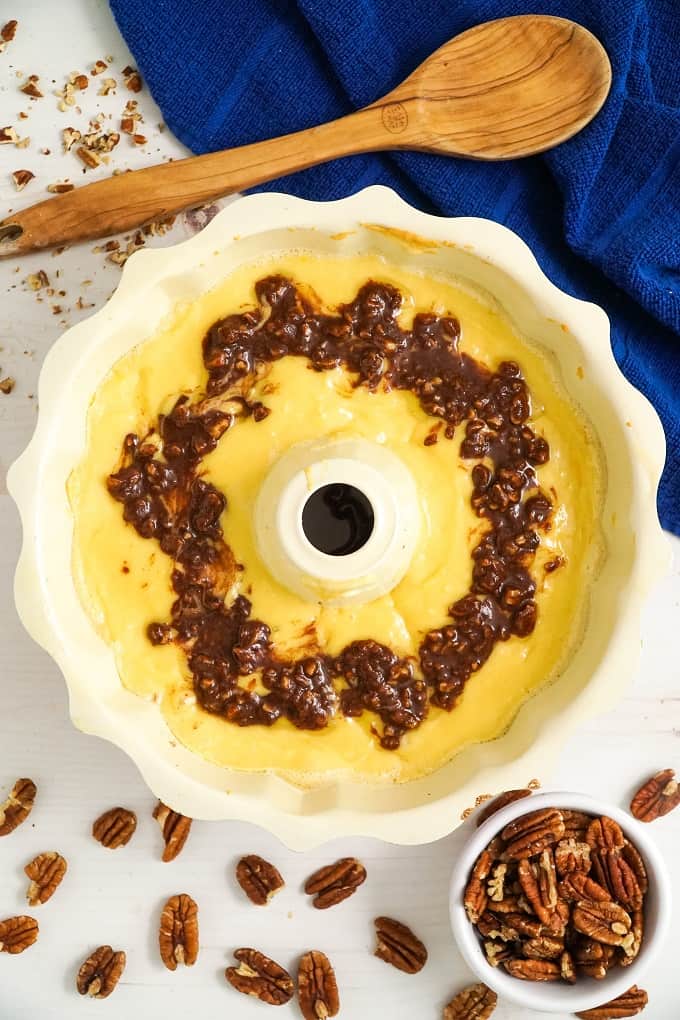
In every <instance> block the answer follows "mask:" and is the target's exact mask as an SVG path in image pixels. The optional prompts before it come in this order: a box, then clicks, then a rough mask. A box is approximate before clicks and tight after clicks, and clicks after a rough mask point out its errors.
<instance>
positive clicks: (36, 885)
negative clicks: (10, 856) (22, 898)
mask: <svg viewBox="0 0 680 1020" xmlns="http://www.w3.org/2000/svg"><path fill="white" fill-rule="evenodd" d="M67 867H68V865H67V864H66V861H65V860H64V858H63V857H62V856H61V854H58V853H56V851H54V850H50V851H48V852H47V853H44V854H38V856H37V857H34V858H33V860H32V861H31V862H30V863H29V864H27V865H26V867H25V868H24V871H25V873H26V875H27V876H28V878H30V880H31V884H30V885H29V887H28V892H27V893H26V899H27V900H28V905H29V907H37V906H38V904H39V903H47V901H48V900H49V899H50V897H51V896H52V895H53V893H55V892H56V889H57V886H58V885H59V884H60V883H61V880H62V879H63V877H64V875H65V874H66V868H67Z"/></svg>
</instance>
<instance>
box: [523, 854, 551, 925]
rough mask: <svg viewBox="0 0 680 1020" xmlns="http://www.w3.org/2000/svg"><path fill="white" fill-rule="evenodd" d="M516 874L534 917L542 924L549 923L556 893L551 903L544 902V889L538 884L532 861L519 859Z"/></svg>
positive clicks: (536, 869)
mask: <svg viewBox="0 0 680 1020" xmlns="http://www.w3.org/2000/svg"><path fill="white" fill-rule="evenodd" d="M517 876H518V878H519V884H520V885H521V886H522V891H523V892H524V895H525V896H526V898H527V900H528V902H529V904H530V906H531V907H532V909H533V911H534V913H535V914H536V917H537V918H538V919H539V921H541V922H542V923H543V924H545V925H549V924H550V921H551V918H552V915H553V911H554V908H555V903H556V902H557V895H556V894H555V900H554V902H553V903H552V904H551V903H549V902H546V898H545V895H544V890H543V889H542V888H541V887H540V885H539V878H538V867H537V865H535V864H534V863H532V861H529V860H527V859H524V860H521V861H520V862H519V866H518V869H517Z"/></svg>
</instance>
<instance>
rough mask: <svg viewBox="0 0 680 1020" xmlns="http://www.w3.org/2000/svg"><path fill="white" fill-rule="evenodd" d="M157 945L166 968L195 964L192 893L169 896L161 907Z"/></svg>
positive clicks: (195, 917)
mask: <svg viewBox="0 0 680 1020" xmlns="http://www.w3.org/2000/svg"><path fill="white" fill-rule="evenodd" d="M158 945H159V948H160V953H161V960H162V961H163V963H164V964H165V966H166V967H167V968H168V970H176V969H177V964H178V963H183V964H185V966H187V967H191V966H193V964H194V963H196V958H197V956H198V907H197V906H196V903H195V902H194V900H192V898H191V896H187V894H186V893H180V895H179V896H171V897H170V899H169V900H168V902H167V903H166V904H165V906H164V907H163V913H162V914H161V923H160V929H159V932H158Z"/></svg>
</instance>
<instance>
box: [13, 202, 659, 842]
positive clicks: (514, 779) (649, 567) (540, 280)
mask: <svg viewBox="0 0 680 1020" xmlns="http://www.w3.org/2000/svg"><path fill="white" fill-rule="evenodd" d="M263 224H266V227H265V226H263ZM376 224H377V225H380V226H381V227H388V228H390V229H394V230H396V231H397V232H399V231H405V232H406V233H409V234H413V233H416V234H418V235H420V236H421V237H424V238H431V239H432V240H433V241H434V242H435V245H436V244H442V243H443V244H447V245H452V246H453V247H458V248H464V249H465V248H469V249H471V250H472V253H473V254H474V256H475V257H476V258H477V259H479V260H481V261H482V262H488V263H490V264H492V265H495V266H497V267H499V269H500V270H501V272H503V273H506V274H507V275H508V276H509V277H510V278H511V279H513V280H514V281H516V283H517V286H518V287H520V288H521V289H522V290H523V292H524V293H525V294H526V295H528V297H529V298H530V299H531V301H533V302H534V303H535V304H536V305H537V306H539V307H540V306H542V307H545V308H549V309H550V312H549V314H550V315H551V316H554V317H555V320H556V321H558V322H562V323H565V324H567V325H568V326H569V328H570V329H571V330H573V331H574V332H575V333H576V335H577V336H579V337H585V336H587V337H588V340H589V344H588V358H589V364H590V370H591V373H592V375H593V376H594V378H596V379H597V385H598V388H599V391H600V392H601V394H603V395H604V398H605V399H606V401H608V405H609V406H610V407H612V408H613V407H616V408H617V409H618V408H623V407H625V408H626V412H627V414H629V415H630V416H631V417H632V418H633V419H635V421H636V423H637V434H636V432H634V430H633V429H621V430H620V431H621V435H620V437H619V439H620V443H621V453H620V455H621V456H623V457H625V458H626V459H627V463H629V464H630V470H631V474H632V475H633V476H634V479H635V485H634V487H633V490H632V493H631V499H630V502H629V504H628V505H627V506H626V507H625V508H624V512H625V516H626V518H627V519H629V520H630V522H631V525H632V529H633V534H634V538H635V543H634V553H633V562H632V565H631V568H630V576H629V580H628V584H627V585H626V588H625V590H624V591H623V592H622V593H621V597H620V599H619V603H618V617H617V621H616V625H615V627H614V629H613V631H612V638H611V641H610V642H609V645H608V647H607V649H606V650H605V652H604V653H603V655H602V657H601V659H600V661H599V662H598V664H597V667H596V668H595V670H594V672H592V673H591V675H590V677H589V680H588V683H587V685H585V686H584V688H583V690H581V691H580V692H579V693H578V695H577V696H575V697H574V698H573V699H572V700H571V701H570V702H569V703H568V704H566V705H565V706H564V707H563V708H562V709H561V711H560V713H559V715H557V714H554V715H553V716H551V717H550V718H549V719H547V720H546V721H545V722H544V724H543V725H542V726H541V727H540V730H539V731H538V732H537V733H536V735H535V738H534V740H533V742H532V743H531V744H530V745H529V746H527V747H522V748H521V749H519V750H518V749H515V751H514V752H513V753H512V755H510V754H508V755H507V756H506V759H505V760H504V761H503V762H502V764H500V765H499V764H498V763H497V762H496V761H494V760H491V759H486V760H485V761H483V762H482V761H480V762H478V767H477V769H476V771H475V773H474V775H471V776H470V778H468V779H466V781H465V782H463V783H462V784H461V785H458V786H457V787H456V788H452V789H450V790H447V791H446V792H445V793H442V792H441V791H439V792H438V793H437V794H436V796H435V795H433V794H432V793H430V792H428V791H427V789H425V791H424V792H423V793H422V794H421V793H419V794H418V798H419V799H418V801H417V802H416V803H409V804H407V805H403V804H400V805H399V806H397V807H393V806H389V808H387V807H386V806H385V805H386V804H389V800H390V792H391V788H390V787H389V786H383V787H381V794H380V801H379V805H378V800H377V798H374V802H375V803H374V802H371V804H370V805H368V806H367V804H366V803H361V802H360V803H357V798H356V797H355V796H354V795H353V794H354V790H356V788H357V784H356V783H351V782H347V781H345V780H342V779H341V780H339V781H338V783H337V785H336V787H335V796H334V797H333V798H330V797H327V796H324V797H321V798H320V797H318V796H316V794H317V793H318V791H317V790H315V789H310V790H298V789H296V788H294V787H291V785H290V784H289V783H287V782H286V780H284V779H281V778H280V777H278V776H276V775H275V774H273V773H264V774H262V776H261V777H259V778H258V782H257V783H253V784H246V786H245V788H241V789H234V788H233V785H232V784H233V781H232V780H230V778H229V777H230V776H231V777H234V776H235V775H236V773H235V772H233V771H230V770H228V769H225V770H222V771H223V772H224V778H221V777H220V780H219V784H215V783H213V785H208V783H207V782H205V781H203V780H202V779H198V778H197V777H196V776H195V775H194V774H192V772H191V770H190V769H189V768H187V769H185V768H184V766H183V764H182V762H183V761H184V759H182V757H181V750H180V749H176V750H174V751H171V750H167V749H166V751H165V752H164V754H161V753H160V752H159V751H158V749H157V748H156V747H154V746H151V742H150V741H149V740H148V739H147V734H146V732H143V729H144V723H143V722H142V723H140V721H139V718H137V717H136V718H135V719H134V720H132V721H131V720H130V718H129V716H128V718H126V719H125V720H123V719H121V718H119V713H118V714H117V709H116V708H114V706H112V705H110V704H104V703H102V702H101V701H98V700H97V699H96V698H94V697H93V696H92V692H91V688H90V686H89V685H88V683H87V677H84V676H83V675H82V674H83V669H82V666H80V665H79V663H78V661H77V656H76V655H75V654H74V652H73V650H72V649H71V650H69V647H68V644H67V643H65V642H64V641H63V640H62V634H61V627H60V623H61V622H62V621H61V620H60V619H59V600H58V597H57V596H56V595H55V592H54V591H53V590H52V588H53V586H54V585H55V584H56V583H57V580H56V579H55V578H54V577H53V576H52V577H47V576H46V575H45V571H44V570H41V569H40V568H41V561H40V556H41V555H42V549H39V540H40V539H41V532H40V513H41V507H40V499H39V492H40V486H39V484H36V478H37V479H38V482H39V481H40V474H41V469H42V465H43V461H44V460H46V459H47V458H48V457H49V456H50V454H53V453H54V451H53V449H52V441H51V438H50V437H51V433H52V431H53V430H55V429H56V428H57V427H58V426H57V425H55V420H56V421H58V412H59V401H60V400H62V399H63V398H62V396H61V394H62V393H63V385H62V380H63V378H64V377H65V376H68V373H69V372H70V371H72V369H73V364H74V363H75V362H76V361H77V359H78V358H79V357H84V355H83V354H82V352H83V349H84V347H86V346H87V343H88V342H90V343H93V342H95V341H93V338H92V334H93V332H94V331H95V329H96V327H97V326H100V325H101V328H102V329H103V330H105V329H106V328H108V324H109V323H110V322H111V321H112V319H113V318H115V316H117V315H121V314H123V312H124V310H125V307H126V302H127V301H128V299H129V298H130V297H131V296H132V295H133V294H134V292H135V290H137V289H139V288H142V290H143V289H144V288H145V287H149V286H151V285H155V284H156V283H157V282H158V280H160V279H162V278H164V277H165V276H166V275H168V274H170V273H171V272H172V271H175V272H176V271H177V267H178V266H182V267H184V266H186V265H195V264H197V263H200V261H201V258H202V257H205V256H209V255H210V254H211V253H212V252H213V249H215V248H218V247H224V246H225V245H227V246H228V245H229V243H230V239H231V238H232V237H233V239H236V238H237V237H239V238H243V237H248V236H250V235H255V234H258V233H262V232H263V231H264V230H272V229H285V230H287V229H291V228H293V229H299V228H301V227H302V228H306V229H310V228H311V229H312V230H319V231H322V232H325V233H327V234H329V235H332V234H333V233H334V231H337V230H338V229H344V230H346V229H348V228H354V229H357V228H365V227H367V226H368V227H370V226H371V225H376ZM292 246H293V247H294V244H293V245H292ZM546 314H548V313H546ZM38 396H39V409H40V413H39V417H38V423H37V425H36V430H35V433H34V435H33V438H32V439H31V441H30V443H29V444H28V446H27V447H26V449H25V450H24V451H23V453H22V454H21V455H20V456H19V458H18V459H17V460H16V461H15V463H14V464H13V465H12V467H11V468H10V471H9V473H8V479H7V484H8V489H9V492H10V493H11V495H12V496H13V498H14V500H15V502H16V504H17V506H18V508H19V512H20V515H21V520H22V525H23V544H22V549H21V554H20V558H19V563H18V566H17V572H16V578H15V602H16V605H17V609H18V612H19V615H20V617H21V619H22V621H23V623H24V626H25V627H26V629H27V630H28V631H29V633H30V634H31V635H32V637H33V638H34V639H35V640H36V641H37V642H38V643H39V644H41V645H42V646H43V647H44V648H45V649H46V650H47V651H48V652H49V653H50V655H51V656H52V658H53V659H55V661H56V662H57V664H58V665H59V666H60V668H61V671H62V673H63V674H64V677H65V679H66V683H67V686H68V689H69V702H70V711H71V716H72V718H73V720H74V722H75V724H76V726H78V727H79V728H80V729H82V730H84V731H85V732H88V733H94V734H96V735H98V736H101V737H103V738H105V739H108V740H110V741H111V742H112V743H114V744H115V745H117V746H118V747H120V748H121V749H123V750H124V751H125V752H126V753H127V754H128V755H129V756H130V757H131V758H132V759H133V761H134V762H135V763H136V765H137V767H138V768H139V770H140V771H141V773H142V775H143V776H144V778H145V780H146V782H147V784H148V785H149V786H150V788H151V789H152V790H153V792H154V793H155V794H156V795H157V796H159V797H160V798H161V799H162V800H165V801H167V802H170V803H171V804H172V806H173V807H174V808H176V809H177V810H179V811H182V812H183V813H184V814H188V815H192V816H193V817H196V818H205V819H211V818H213V819H227V818H235V819H239V820H244V821H251V822H254V823H256V824H260V825H262V826H264V827H265V828H267V829H269V830H270V831H271V832H273V833H275V834H276V835H277V836H278V837H279V838H280V839H281V840H282V841H283V842H284V843H285V844H286V845H288V846H290V847H292V848H294V849H307V848H310V847H313V846H317V845H319V844H321V843H323V842H325V841H327V840H328V839H331V838H335V837H339V836H347V835H350V834H351V835H366V836H373V837H377V838H381V839H384V840H387V841H392V842H395V843H400V844H419V843H425V842H430V841H432V840H435V839H438V838H440V837H442V836H444V835H446V834H448V833H449V832H450V831H451V830H452V829H453V828H455V826H456V825H457V824H458V823H459V819H460V814H461V810H462V809H463V808H464V807H466V806H467V805H468V804H470V803H472V802H474V799H475V796H476V795H477V794H478V793H479V791H480V790H485V789H486V790H497V789H498V787H499V785H500V784H501V783H503V784H506V783H509V784H511V785H522V784H524V783H526V782H527V780H528V778H529V777H532V776H536V775H539V776H540V777H541V778H542V779H544V780H545V778H546V776H547V775H548V774H549V772H550V770H551V769H552V768H553V766H554V763H555V761H556V758H557V755H558V752H559V750H560V748H561V746H562V745H563V744H564V742H565V741H566V740H567V738H568V737H569V735H570V734H571V733H572V732H573V730H574V729H575V727H576V726H577V725H578V724H580V723H582V722H583V721H584V720H585V719H587V718H590V717H592V716H593V715H595V714H597V713H598V712H601V711H604V710H605V709H606V708H608V707H610V706H611V705H612V704H614V703H615V701H616V700H618V698H619V697H620V694H621V686H622V678H628V679H630V677H631V675H632V670H633V668H634V666H635V664H636V663H637V661H638V659H639V655H640V642H639V613H640V608H641V605H642V603H643V601H644V599H645V598H646V596H647V594H648V592H649V589H650V588H651V586H652V585H653V584H654V583H656V582H657V581H658V580H659V579H660V578H661V577H662V576H663V575H664V574H665V573H666V571H667V569H668V565H669V561H670V549H669V545H668V542H667V540H666V539H665V537H664V536H663V533H662V532H661V529H660V527H659V523H658V518H657V515H656V488H657V485H658V481H659V477H660V474H661V470H662V467H663V460H664V449H665V444H664V436H663V430H662V428H661V424H660V422H659V419H658V416H657V415H656V412H655V411H654V409H653V408H652V406H651V404H650V403H649V402H648V401H647V399H646V398H645V397H644V396H643V395H642V394H641V393H640V392H639V391H638V390H636V389H635V388H634V387H633V386H632V385H631V383H629V382H628V380H627V379H626V378H625V377H624V376H623V374H622V373H621V372H620V370H619V369H618V367H617V366H616V362H615V361H614V358H613V354H612V351H611V345H610V340H609V320H608V319H607V316H606V315H605V313H604V312H603V310H602V309H601V308H599V307H598V306H597V305H594V304H592V303H590V302H586V301H582V300H580V299H577V298H575V297H572V296H571V295H569V294H567V293H566V292H564V291H562V290H560V289H559V288H558V287H557V286H556V285H555V284H553V283H552V282H551V281H550V280H549V279H548V278H547V277H546V276H545V274H544V273H543V272H542V270H541V269H540V267H539V265H538V263H537V261H536V258H535V257H534V255H533V253H532V252H531V250H530V249H529V247H528V246H527V245H526V244H525V242H524V241H522V240H521V238H520V237H518V236H517V235H516V234H515V233H514V232H513V231H511V230H509V229H508V228H507V227H504V226H502V225H500V224H498V223H495V222H493V221H491V220H485V219H480V218H477V217H452V218H445V217H440V216H433V215H430V214H428V213H424V212H421V211H419V210H417V209H414V208H413V207H411V206H410V205H408V204H407V203H406V202H405V201H403V200H402V199H401V198H400V197H399V196H398V195H397V194H396V193H395V192H393V191H391V190H390V189H389V188H385V187H383V186H379V185H376V186H372V187H369V188H366V189H364V190H363V191H361V192H359V193H357V194H354V195H351V196H349V197H347V198H344V199H340V200H337V201H334V202H310V201H306V200H303V199H298V198H293V197H291V196H288V195H284V194H274V193H260V194H256V195H248V196H245V197H242V198H239V199H238V200H237V201H235V202H234V203H232V204H231V205H229V206H228V207H227V208H225V209H224V210H223V211H222V212H221V213H219V214H218V215H217V216H216V217H215V218H214V219H213V220H212V222H211V223H210V224H208V226H207V227H206V228H205V229H204V230H203V231H201V232H200V233H198V234H197V235H196V236H195V237H193V238H191V239H190V240H188V241H185V242H182V243H181V244H177V245H174V246H171V247H168V248H159V249H152V250H150V249H146V250H143V251H140V252H138V253H136V254H135V255H133V256H132V258H130V259H129V260H128V262H127V264H126V266H125V268H124V270H123V274H122V280H121V282H120V284H119V286H118V288H117V290H116V291H115V293H114V294H113V296H112V297H111V298H110V300H109V301H108V303H107V304H106V305H105V306H104V307H103V308H102V309H100V310H99V311H98V312H96V313H95V315H93V316H91V317H90V318H89V319H86V320H83V321H81V322H80V323H78V324H77V325H75V326H73V327H71V328H70V329H68V330H67V331H66V332H65V333H64V334H63V335H62V336H61V337H60V339H59V340H58V341H57V342H56V343H55V345H54V346H53V347H52V349H51V350H50V351H49V353H48V355H47V357H46V358H45V362H44V365H43V368H42V371H41V374H40V381H39V389H38ZM64 583H67V582H66V581H65V582H64ZM71 583H72V581H71ZM62 615H63V614H62ZM613 677H615V678H616V682H614V681H613V680H612V678H613ZM586 688H587V689H586ZM530 704H531V702H529V703H527V705H525V706H524V707H523V708H522V710H521V712H520V715H521V714H522V713H523V712H528V711H530V708H529V706H530ZM147 707H148V708H149V709H150V708H151V706H147ZM135 711H136V710H135ZM157 714H158V715H159V716H160V713H157ZM137 715H138V716H139V717H140V718H141V716H142V708H141V706H140V710H139V712H138V713H137ZM514 725H515V723H513V724H512V726H511V727H510V731H509V732H512V729H513V727H514ZM167 733H168V738H170V737H171V734H170V732H169V730H168V731H167ZM504 739H505V736H503V737H500V738H499V742H500V741H503V740H504ZM170 742H171V743H172V741H170ZM499 746H500V744H499ZM188 753H189V752H186V754H188ZM492 758H493V756H492ZM260 780H261V781H260ZM417 782H419V783H420V782H421V781H420V780H419V781H417ZM236 785H238V784H236ZM230 787H231V788H230ZM383 793H384V796H383Z"/></svg>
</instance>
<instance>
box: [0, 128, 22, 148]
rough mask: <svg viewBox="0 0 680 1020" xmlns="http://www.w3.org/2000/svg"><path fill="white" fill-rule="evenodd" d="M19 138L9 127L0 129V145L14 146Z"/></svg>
mask: <svg viewBox="0 0 680 1020" xmlns="http://www.w3.org/2000/svg"><path fill="white" fill-rule="evenodd" d="M18 141H19V136H18V134H17V133H16V131H15V130H14V128H13V127H12V126H11V125H9V124H8V125H7V126H6V127H0V145H16V144H17V142H18Z"/></svg>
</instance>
